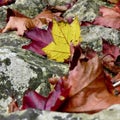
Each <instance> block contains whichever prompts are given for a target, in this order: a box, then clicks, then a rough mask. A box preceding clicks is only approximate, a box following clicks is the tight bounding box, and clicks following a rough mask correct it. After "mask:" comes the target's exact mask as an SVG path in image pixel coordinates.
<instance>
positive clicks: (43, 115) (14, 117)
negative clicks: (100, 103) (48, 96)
mask: <svg viewBox="0 0 120 120" xmlns="http://www.w3.org/2000/svg"><path fill="white" fill-rule="evenodd" d="M119 110H120V105H114V106H111V107H110V108H108V109H106V110H103V111H101V112H99V113H96V114H91V115H89V114H85V113H80V114H77V113H61V112H50V111H44V110H43V111H41V110H36V109H27V110H23V111H17V112H14V113H11V114H7V113H6V114H0V120H119V119H120V114H119Z"/></svg>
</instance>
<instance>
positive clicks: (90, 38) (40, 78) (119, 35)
mask: <svg viewBox="0 0 120 120" xmlns="http://www.w3.org/2000/svg"><path fill="white" fill-rule="evenodd" d="M71 1H72V0H16V2H15V4H12V5H8V6H3V7H0V28H2V27H4V26H5V24H6V23H5V20H6V9H7V8H8V7H10V8H12V9H16V10H18V11H19V12H21V13H23V14H25V15H27V16H28V17H31V18H32V17H34V16H36V15H37V14H38V13H40V12H41V10H42V9H43V8H44V7H45V6H46V5H65V4H67V3H69V2H71ZM103 1H105V0H78V1H77V2H76V3H75V4H74V6H73V7H72V8H71V9H69V10H67V11H66V12H65V14H64V17H66V18H67V17H73V16H76V15H77V16H78V18H79V20H80V21H81V20H82V21H92V20H93V19H94V18H95V17H96V16H97V15H98V8H99V6H101V5H108V4H107V3H106V2H103ZM81 35H82V38H83V42H82V45H83V47H85V46H90V47H92V48H94V49H95V50H97V51H100V50H101V45H102V38H104V39H106V40H109V41H111V42H112V43H114V44H116V45H118V46H119V45H120V41H119V39H120V32H119V31H118V30H115V29H112V28H106V27H102V26H93V25H91V26H89V27H85V26H84V27H81ZM28 42H30V40H28V39H26V38H23V37H20V36H17V35H16V32H7V33H4V34H0V120H119V119H120V114H119V111H120V105H114V106H112V107H110V108H108V109H107V110H103V111H101V112H99V113H96V114H93V115H88V114H84V113H79V114H75V113H72V114H71V113H60V112H50V111H40V110H35V109H28V110H24V111H17V112H15V113H12V114H8V113H7V112H6V108H7V105H8V103H10V101H11V98H10V96H11V95H14V96H15V98H16V99H17V100H18V101H19V104H20V103H21V98H22V95H23V92H24V91H25V90H26V89H27V88H28V87H30V88H32V89H36V90H37V91H38V92H39V93H40V94H43V95H47V94H48V92H49V90H50V86H49V83H48V81H47V80H48V78H49V77H51V76H52V75H58V76H61V75H63V74H67V72H68V66H67V65H65V64H60V63H56V62H53V61H49V60H47V59H46V58H44V57H41V56H39V55H36V54H35V53H33V52H30V51H26V50H23V49H21V46H22V45H24V44H27V43H28Z"/></svg>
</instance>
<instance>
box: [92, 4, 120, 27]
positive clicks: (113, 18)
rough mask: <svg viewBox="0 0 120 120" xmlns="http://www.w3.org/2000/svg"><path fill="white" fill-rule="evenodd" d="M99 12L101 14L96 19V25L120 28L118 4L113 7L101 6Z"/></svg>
mask: <svg viewBox="0 0 120 120" xmlns="http://www.w3.org/2000/svg"><path fill="white" fill-rule="evenodd" d="M99 12H100V13H101V16H98V17H96V18H95V20H94V22H93V23H94V24H95V25H102V26H106V27H112V28H115V29H119V28H120V8H119V5H118V4H116V5H115V6H114V7H113V8H108V7H103V6H102V7H100V9H99Z"/></svg>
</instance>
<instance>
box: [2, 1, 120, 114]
mask: <svg viewBox="0 0 120 120" xmlns="http://www.w3.org/2000/svg"><path fill="white" fill-rule="evenodd" d="M4 2H5V1H4ZM4 2H1V4H3V3H4ZM75 2H76V0H73V3H70V5H69V7H70V6H72V5H73V4H74V3H75ZM109 2H112V3H116V4H114V6H113V7H112V8H108V7H104V6H101V7H100V13H101V14H100V15H99V16H98V17H96V18H95V20H94V21H93V22H91V23H90V22H89V25H90V24H94V25H102V26H105V27H112V28H114V29H118V30H119V28H120V23H119V21H120V2H118V0H109ZM5 4H6V3H5ZM69 7H68V6H54V7H53V6H49V7H46V9H44V10H43V11H42V12H41V13H40V14H39V15H37V16H36V17H34V18H28V17H26V16H25V15H22V14H21V13H19V12H18V11H16V10H12V9H7V13H8V14H7V25H6V26H5V28H3V29H2V30H1V33H4V32H7V31H9V30H17V34H18V35H21V36H23V37H27V38H30V39H31V43H30V44H28V45H25V46H23V47H22V48H24V49H27V50H31V51H33V52H35V53H37V54H40V55H43V56H45V57H47V58H49V59H52V60H55V61H58V62H67V63H69V74H68V75H66V76H61V77H60V78H55V77H54V78H50V79H49V82H50V84H51V85H52V86H53V89H52V90H51V92H50V93H49V95H48V96H47V97H44V96H42V95H40V94H39V93H37V92H36V91H33V90H30V89H29V90H27V91H26V92H25V94H24V97H23V103H22V106H21V107H18V105H17V102H16V101H15V100H14V99H13V101H12V102H11V103H10V105H9V112H13V111H16V110H18V109H19V110H23V109H27V108H36V109H41V110H51V111H63V112H85V113H95V112H98V111H101V110H103V109H105V108H108V107H109V106H111V105H113V104H119V103H120V97H119V92H120V87H119V83H120V82H119V81H120V48H119V47H117V46H115V45H113V44H111V43H109V42H107V41H106V40H103V49H102V51H101V52H99V53H97V52H96V51H94V50H92V49H90V48H86V49H83V48H82V47H81V43H80V42H81V41H82V37H81V35H80V26H81V23H82V21H80V22H79V21H78V18H77V17H75V18H73V19H67V20H66V19H65V18H63V17H62V14H63V13H64V11H65V10H67V9H69ZM53 9H54V10H53ZM82 25H83V24H82ZM84 25H88V24H84Z"/></svg>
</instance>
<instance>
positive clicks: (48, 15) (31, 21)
mask: <svg viewBox="0 0 120 120" xmlns="http://www.w3.org/2000/svg"><path fill="white" fill-rule="evenodd" d="M7 11H8V16H9V17H7V19H8V20H9V21H8V23H7V25H6V26H5V28H4V29H3V30H2V32H3V33H4V32H7V31H9V30H15V29H17V34H18V35H21V36H23V34H24V32H25V31H26V30H29V29H32V28H34V27H38V28H42V26H43V25H45V24H46V25H48V23H49V22H50V21H52V19H53V18H56V19H58V20H60V19H62V18H61V17H59V16H57V15H56V14H54V13H52V12H51V11H49V10H47V9H44V10H43V11H42V12H41V13H40V14H38V15H37V16H36V17H35V18H28V17H26V16H25V15H22V14H20V13H19V12H17V11H15V10H10V9H9V10H7Z"/></svg>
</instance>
